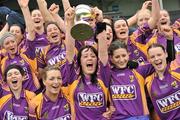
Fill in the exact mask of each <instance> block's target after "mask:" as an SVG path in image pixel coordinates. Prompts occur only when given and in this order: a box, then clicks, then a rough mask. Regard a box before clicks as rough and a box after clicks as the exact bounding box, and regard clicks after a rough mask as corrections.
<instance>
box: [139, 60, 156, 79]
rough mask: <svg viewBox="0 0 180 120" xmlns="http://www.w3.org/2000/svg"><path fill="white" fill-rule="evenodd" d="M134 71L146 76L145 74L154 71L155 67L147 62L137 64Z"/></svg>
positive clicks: (147, 74)
mask: <svg viewBox="0 0 180 120" xmlns="http://www.w3.org/2000/svg"><path fill="white" fill-rule="evenodd" d="M136 71H137V72H138V73H139V74H141V75H142V76H143V77H144V78H146V77H147V76H149V75H151V74H152V73H153V72H154V71H155V69H154V67H153V66H152V65H151V64H149V63H147V64H145V65H141V66H139V67H138V68H137V69H136Z"/></svg>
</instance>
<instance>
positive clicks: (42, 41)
mask: <svg viewBox="0 0 180 120" xmlns="http://www.w3.org/2000/svg"><path fill="white" fill-rule="evenodd" d="M33 42H34V45H35V53H36V55H37V56H39V54H40V53H41V52H42V49H43V48H44V47H45V46H47V45H49V41H48V39H47V38H46V34H45V33H43V34H41V35H39V34H38V33H36V34H35V40H34V41H33Z"/></svg>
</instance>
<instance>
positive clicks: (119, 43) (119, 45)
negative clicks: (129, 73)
mask: <svg viewBox="0 0 180 120" xmlns="http://www.w3.org/2000/svg"><path fill="white" fill-rule="evenodd" d="M119 48H124V49H126V50H127V52H128V49H127V45H126V44H125V42H123V41H120V40H118V39H116V40H115V41H114V42H112V43H111V45H110V46H109V48H108V54H109V55H110V56H112V55H113V52H114V51H115V50H117V49H119Z"/></svg>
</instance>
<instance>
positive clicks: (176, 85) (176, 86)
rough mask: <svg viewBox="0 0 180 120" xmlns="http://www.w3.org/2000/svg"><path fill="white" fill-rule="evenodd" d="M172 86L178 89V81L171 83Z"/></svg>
mask: <svg viewBox="0 0 180 120" xmlns="http://www.w3.org/2000/svg"><path fill="white" fill-rule="evenodd" d="M171 86H172V87H173V88H174V89H176V88H178V87H179V86H178V83H177V81H173V82H172V83H171Z"/></svg>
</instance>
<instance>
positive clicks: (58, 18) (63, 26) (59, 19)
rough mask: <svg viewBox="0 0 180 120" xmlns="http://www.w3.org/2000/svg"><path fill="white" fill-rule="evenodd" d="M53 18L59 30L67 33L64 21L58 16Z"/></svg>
mask: <svg viewBox="0 0 180 120" xmlns="http://www.w3.org/2000/svg"><path fill="white" fill-rule="evenodd" d="M52 16H53V18H54V20H55V21H56V22H57V24H58V26H59V28H60V29H61V30H62V31H63V32H64V33H65V24H64V20H63V19H62V18H61V17H60V16H59V15H58V14H53V15H52Z"/></svg>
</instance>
